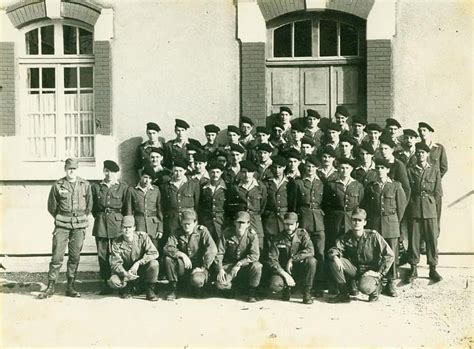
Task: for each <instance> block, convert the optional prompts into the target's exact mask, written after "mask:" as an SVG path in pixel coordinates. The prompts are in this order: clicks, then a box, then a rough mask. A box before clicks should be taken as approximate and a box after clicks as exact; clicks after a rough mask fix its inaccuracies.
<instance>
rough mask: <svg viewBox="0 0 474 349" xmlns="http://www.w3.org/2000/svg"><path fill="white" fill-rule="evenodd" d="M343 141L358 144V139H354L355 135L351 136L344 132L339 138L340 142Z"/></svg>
mask: <svg viewBox="0 0 474 349" xmlns="http://www.w3.org/2000/svg"><path fill="white" fill-rule="evenodd" d="M341 142H347V143H350V144H352V145H356V144H357V141H356V140H355V139H354V137H352V136H349V135H348V134H343V135H342V136H341V138H339V143H341Z"/></svg>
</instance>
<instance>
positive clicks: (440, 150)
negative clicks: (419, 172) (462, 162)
mask: <svg viewBox="0 0 474 349" xmlns="http://www.w3.org/2000/svg"><path fill="white" fill-rule="evenodd" d="M429 162H430V164H432V165H434V166H437V167H438V168H439V171H440V173H441V177H443V176H444V175H445V174H446V172H448V157H447V155H446V149H445V148H444V147H443V146H442V145H441V144H439V143H431V144H430V156H429Z"/></svg>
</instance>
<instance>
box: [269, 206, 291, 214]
mask: <svg viewBox="0 0 474 349" xmlns="http://www.w3.org/2000/svg"><path fill="white" fill-rule="evenodd" d="M287 212H288V208H286V207H285V208H279V209H274V210H266V211H265V214H267V215H269V214H272V213H287Z"/></svg>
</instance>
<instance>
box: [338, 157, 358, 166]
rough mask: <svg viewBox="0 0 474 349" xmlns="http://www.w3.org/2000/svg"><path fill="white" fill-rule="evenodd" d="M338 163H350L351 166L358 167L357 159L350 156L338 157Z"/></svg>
mask: <svg viewBox="0 0 474 349" xmlns="http://www.w3.org/2000/svg"><path fill="white" fill-rule="evenodd" d="M337 165H338V166H339V165H349V166H351V167H356V161H355V160H352V159H349V158H338V159H337Z"/></svg>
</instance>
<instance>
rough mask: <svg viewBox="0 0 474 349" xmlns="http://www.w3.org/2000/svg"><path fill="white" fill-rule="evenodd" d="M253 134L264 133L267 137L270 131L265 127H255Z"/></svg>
mask: <svg viewBox="0 0 474 349" xmlns="http://www.w3.org/2000/svg"><path fill="white" fill-rule="evenodd" d="M255 133H265V134H267V135H269V134H270V129H269V128H268V127H265V126H257V128H256V129H255Z"/></svg>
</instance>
